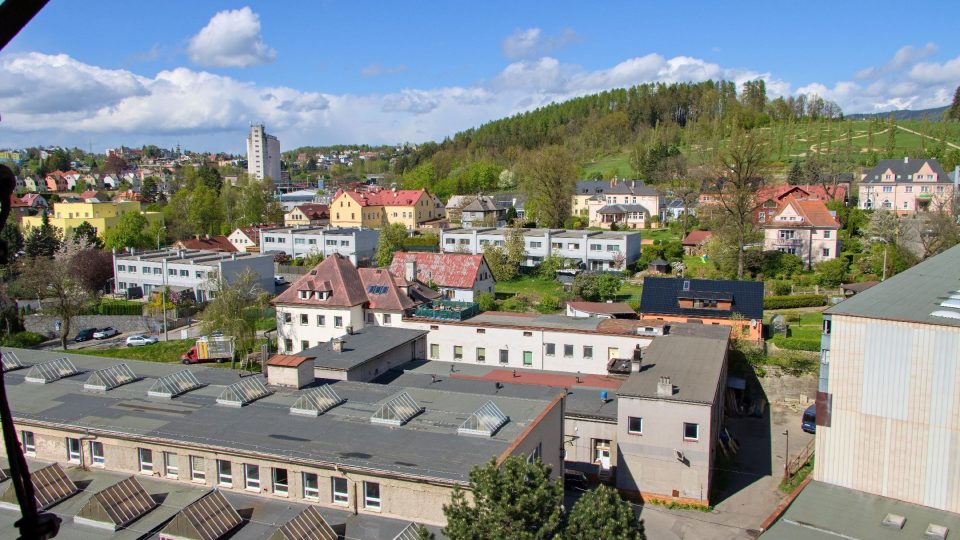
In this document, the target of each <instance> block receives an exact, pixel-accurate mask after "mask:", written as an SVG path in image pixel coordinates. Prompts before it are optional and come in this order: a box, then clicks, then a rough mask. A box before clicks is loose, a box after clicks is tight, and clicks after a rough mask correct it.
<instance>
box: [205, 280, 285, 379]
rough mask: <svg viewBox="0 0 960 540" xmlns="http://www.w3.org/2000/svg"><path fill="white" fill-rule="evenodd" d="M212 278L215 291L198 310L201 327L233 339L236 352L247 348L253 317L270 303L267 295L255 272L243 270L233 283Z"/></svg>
mask: <svg viewBox="0 0 960 540" xmlns="http://www.w3.org/2000/svg"><path fill="white" fill-rule="evenodd" d="M212 281H213V283H214V286H215V289H214V290H215V291H216V293H215V294H214V295H213V299H212V300H210V303H209V304H207V307H206V308H205V309H204V310H203V313H201V314H200V327H201V329H202V330H203V331H204V332H205V333H207V334H210V333H212V332H213V331H215V330H220V331H221V332H223V333H224V335H226V336H233V337H234V339H236V348H237V351H238V352H239V353H240V354H246V353H248V352H251V351H252V349H253V346H254V345H255V344H256V341H257V320H258V319H259V318H260V315H261V313H262V311H263V308H265V307H266V306H267V305H268V304H269V303H270V295H269V294H268V293H267V292H266V291H265V290H264V289H263V287H261V286H260V276H259V274H255V273H254V272H252V271H251V270H244V271H243V272H241V273H240V274H239V275H237V276H236V278H235V279H234V281H233V283H227V281H226V279H225V278H224V277H223V276H215V277H213V278H212ZM234 367H236V366H235V364H234Z"/></svg>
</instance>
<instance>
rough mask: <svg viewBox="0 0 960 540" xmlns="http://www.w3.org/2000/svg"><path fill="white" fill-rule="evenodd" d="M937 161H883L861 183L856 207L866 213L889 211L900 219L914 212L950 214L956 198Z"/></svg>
mask: <svg viewBox="0 0 960 540" xmlns="http://www.w3.org/2000/svg"><path fill="white" fill-rule="evenodd" d="M957 193H958V189H957V184H956V180H954V181H951V180H950V175H948V174H947V173H946V172H945V171H944V170H943V167H941V166H940V162H939V161H937V160H936V159H913V160H911V159H910V158H909V157H905V158H903V160H899V159H883V160H880V162H879V163H877V164H876V166H874V167H873V168H872V169H870V170H869V171H867V172H866V173H865V174H864V176H863V178H861V179H860V187H859V194H860V199H859V206H860V208H863V209H865V210H872V209H879V210H890V211H893V212H896V213H898V214H900V215H911V214H915V213H917V212H929V211H940V210H943V211H946V212H952V210H953V209H952V205H951V204H950V203H951V202H952V201H953V199H954V197H955V196H956V195H957Z"/></svg>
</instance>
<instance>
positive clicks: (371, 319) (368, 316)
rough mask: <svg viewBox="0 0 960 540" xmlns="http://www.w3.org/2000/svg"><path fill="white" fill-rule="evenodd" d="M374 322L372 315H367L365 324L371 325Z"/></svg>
mask: <svg viewBox="0 0 960 540" xmlns="http://www.w3.org/2000/svg"><path fill="white" fill-rule="evenodd" d="M374 320H375V319H374V318H373V313H367V324H373V323H374Z"/></svg>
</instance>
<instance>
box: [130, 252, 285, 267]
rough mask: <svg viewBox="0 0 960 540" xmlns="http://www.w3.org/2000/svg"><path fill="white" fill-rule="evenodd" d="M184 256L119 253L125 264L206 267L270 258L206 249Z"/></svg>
mask: <svg viewBox="0 0 960 540" xmlns="http://www.w3.org/2000/svg"><path fill="white" fill-rule="evenodd" d="M181 251H182V252H183V254H182V256H181V254H180V252H179V251H177V250H161V251H156V250H153V251H144V252H141V253H136V254H133V253H124V254H120V253H117V260H118V261H125V262H153V263H158V262H163V261H167V262H168V263H174V264H204V263H210V264H206V266H216V263H218V262H220V261H229V260H234V259H252V258H256V257H268V255H264V254H261V253H247V252H240V253H227V252H225V251H212V250H206V249H184V250H181Z"/></svg>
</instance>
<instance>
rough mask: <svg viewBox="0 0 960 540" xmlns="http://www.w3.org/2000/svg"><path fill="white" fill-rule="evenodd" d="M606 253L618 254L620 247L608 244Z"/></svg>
mask: <svg viewBox="0 0 960 540" xmlns="http://www.w3.org/2000/svg"><path fill="white" fill-rule="evenodd" d="M607 251H613V252H619V251H620V246H618V245H616V244H610V245H608V246H607Z"/></svg>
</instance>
